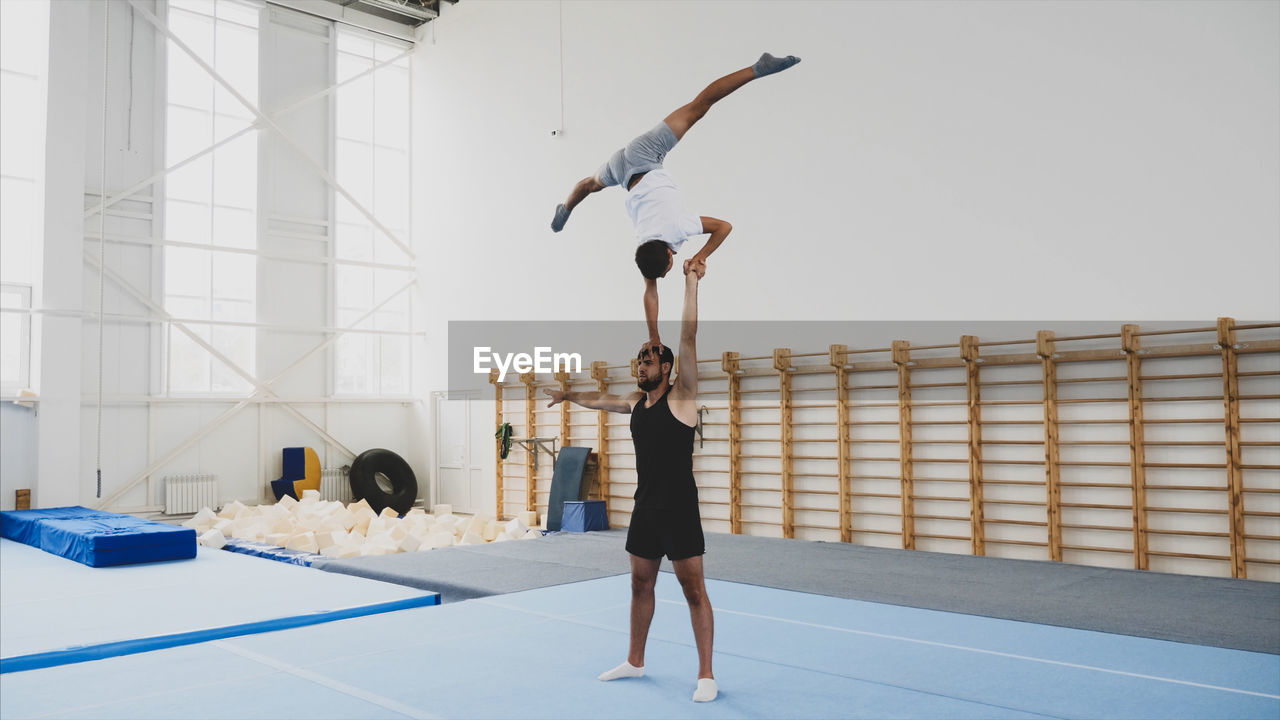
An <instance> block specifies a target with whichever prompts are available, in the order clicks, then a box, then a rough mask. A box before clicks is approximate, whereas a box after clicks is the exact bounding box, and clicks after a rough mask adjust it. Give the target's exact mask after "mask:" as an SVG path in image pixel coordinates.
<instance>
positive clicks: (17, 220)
mask: <svg viewBox="0 0 1280 720" xmlns="http://www.w3.org/2000/svg"><path fill="white" fill-rule="evenodd" d="M35 208H36V190H35V183H34V182H31V181H29V180H19V179H16V178H0V279H2V280H4V281H5V282H14V283H22V284H26V285H34V284H35V281H36V279H37V273H36V260H35V252H36V250H37V249H38V248H39V247H40V245H39V243H40V241H41V239H40V238H39V237H38V236H37V231H36V228H37V227H39V224H38V223H39V218H38V217H36V210H35Z"/></svg>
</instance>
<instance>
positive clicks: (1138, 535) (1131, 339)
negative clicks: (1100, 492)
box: [1120, 325, 1150, 570]
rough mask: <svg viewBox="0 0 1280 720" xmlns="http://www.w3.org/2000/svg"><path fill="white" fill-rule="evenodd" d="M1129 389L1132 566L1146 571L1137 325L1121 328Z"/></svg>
mask: <svg viewBox="0 0 1280 720" xmlns="http://www.w3.org/2000/svg"><path fill="white" fill-rule="evenodd" d="M1120 333H1121V340H1120V349H1121V350H1123V351H1124V355H1125V367H1126V370H1127V373H1128V375H1127V382H1128V386H1129V398H1128V399H1129V477H1130V480H1131V482H1132V483H1133V566H1134V567H1135V568H1137V569H1138V570H1146V569H1148V567H1149V565H1150V560H1149V559H1148V555H1147V550H1148V547H1147V543H1148V538H1147V443H1146V424H1145V422H1144V421H1143V417H1142V411H1143V408H1142V358H1141V355H1140V353H1141V352H1142V348H1141V346H1140V342H1141V340H1142V338H1141V337H1139V336H1138V334H1137V333H1138V326H1137V325H1125V326H1123V327H1122V328H1120Z"/></svg>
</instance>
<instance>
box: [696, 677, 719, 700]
mask: <svg viewBox="0 0 1280 720" xmlns="http://www.w3.org/2000/svg"><path fill="white" fill-rule="evenodd" d="M719 694H720V688H718V687H716V681H715V679H714V678H698V689H697V690H694V691H693V701H694V702H711V701H712V700H715V699H716V695H719Z"/></svg>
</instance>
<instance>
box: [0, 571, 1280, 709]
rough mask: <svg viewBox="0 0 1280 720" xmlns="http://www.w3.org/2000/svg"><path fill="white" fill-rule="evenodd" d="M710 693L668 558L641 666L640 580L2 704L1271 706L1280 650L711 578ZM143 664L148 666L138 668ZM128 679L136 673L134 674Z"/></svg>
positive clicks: (133, 667)
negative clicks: (699, 677) (611, 678)
mask: <svg viewBox="0 0 1280 720" xmlns="http://www.w3.org/2000/svg"><path fill="white" fill-rule="evenodd" d="M707 588H708V593H709V595H710V597H711V600H712V602H713V604H714V606H715V607H716V654H715V672H716V677H717V680H718V683H719V685H720V688H721V693H720V697H719V698H718V699H717V700H716V701H715V702H713V703H707V704H695V703H693V702H692V701H691V696H692V694H693V689H694V685H695V677H696V670H697V655H696V651H695V649H694V647H693V638H692V632H691V630H690V627H689V614H688V610H687V608H686V607H685V604H684V601H683V596H682V595H681V592H680V588H679V584H678V583H677V582H676V581H675V578H674V576H672V575H671V574H669V573H665V572H664V573H662V574H661V575H660V576H659V580H658V591H657V592H658V603H657V609H656V612H655V616H654V621H653V625H652V629H651V633H650V639H649V644H648V649H647V654H646V663H645V664H646V670H647V674H646V676H645V677H644V678H639V679H630V680H621V681H615V682H612V683H602V682H599V681H597V680H596V679H595V677H596V675H597V674H599V673H600V672H601V671H603V670H605V669H607V668H610V667H613V666H614V665H616V664H617V663H619V662H621V661H622V659H624V658H625V654H626V650H627V628H628V602H629V597H630V579H629V578H628V577H627V576H625V575H620V576H614V577H607V578H602V579H597V580H591V581H587V582H580V583H573V584H567V585H558V586H554V587H547V588H541V589H538V590H529V591H525V592H518V593H511V594H508V595H502V596H494V597H487V598H482V599H477V600H469V601H465V602H460V603H455V604H448V605H442V606H440V607H438V608H420V609H411V610H404V611H400V612H394V613H386V614H382V615H372V616H367V617H360V618H354V619H350V620H342V621H338V622H333V623H328V624H325V625H323V626H317V627H308V628H298V629H294V630H285V631H281V632H275V633H265V634H260V635H251V636H244V637H237V638H232V639H227V640H220V641H216V642H209V643H202V644H199V645H190V646H185V647H180V648H173V649H169V650H160V651H156V652H151V653H144V654H139V655H131V656H128V657H119V658H112V659H109V660H103V661H100V662H93V663H82V664H78V665H68V666H64V667H56V668H48V669H43V670H32V671H29V672H20V673H9V674H6V675H0V715H3V716H4V717H5V718H28V717H47V716H56V717H60V718H170V717H183V718H200V717H255V718H293V717H307V718H404V717H411V718H435V717H446V718H455V717H456V718H473V717H482V718H503V717H511V718H551V717H554V718H558V719H560V718H565V719H567V718H634V717H682V718H683V717H697V718H704V717H705V718H778V717H822V718H846V717H847V718H863V717H867V718H886V717H895V718H1043V717H1083V718H1266V719H1268V720H1274V719H1275V718H1276V717H1278V716H1280V656H1276V655H1269V654H1264V653H1253V652H1246V651H1239V650H1225V649H1221V648H1209V647H1204V646H1198V645H1188V644H1182V643H1173V642H1168V641H1161V640H1149V639H1144V638H1136V637H1129V636H1121V635H1111V634H1106V633H1099V632H1093V631H1085V630H1073V629H1067V628H1060V627H1051V626H1045V625H1035V624H1030V623H1022V622H1016V621H1009V620H995V619H990V618H983V617H977V616H972V615H961V614H955V613H947V612H940V611H936V610H920V609H913V608H905V607H900V606H894V605H883V604H877V603H868V602H862V601H857V600H847V599H841V598H832V597H826V596H818V595H809V594H805V593H799V592H792V591H786V590H776V589H772V588H764V587H757V586H752V585H742V584H737V583H730V582H723V581H715V580H712V581H708V583H707ZM140 677H145V678H147V681H146V682H137V681H136V678H140ZM131 679H133V680H131Z"/></svg>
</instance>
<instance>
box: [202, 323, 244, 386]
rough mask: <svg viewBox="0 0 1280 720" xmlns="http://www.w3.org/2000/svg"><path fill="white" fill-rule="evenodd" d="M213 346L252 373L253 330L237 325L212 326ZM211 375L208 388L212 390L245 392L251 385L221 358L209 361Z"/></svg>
mask: <svg viewBox="0 0 1280 720" xmlns="http://www.w3.org/2000/svg"><path fill="white" fill-rule="evenodd" d="M212 344H213V346H214V347H215V348H217V349H218V352H220V353H222V354H223V355H225V356H226V357H227V359H228V360H230V361H232V362H234V363H235V364H236V365H238V366H240V368H241V369H242V370H244V371H245V372H247V373H249V374H251V375H252V374H253V368H252V367H251V363H252V361H253V330H252V329H251V328H239V327H215V328H213V342H212ZM210 364H211V367H212V377H211V378H210V389H211V390H212V391H213V392H246V391H248V390H249V388H250V387H251V386H250V384H249V381H248V380H245V379H244V378H243V377H241V376H240V374H239V373H237V372H236V371H234V370H232V369H231V368H230V367H228V366H227V364H226V363H224V362H222V360H221V359H219V358H217V357H214V358H213V359H212V362H211V363H210Z"/></svg>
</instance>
